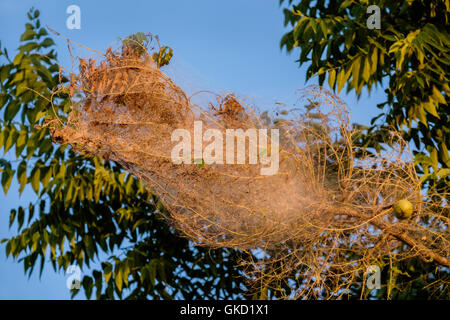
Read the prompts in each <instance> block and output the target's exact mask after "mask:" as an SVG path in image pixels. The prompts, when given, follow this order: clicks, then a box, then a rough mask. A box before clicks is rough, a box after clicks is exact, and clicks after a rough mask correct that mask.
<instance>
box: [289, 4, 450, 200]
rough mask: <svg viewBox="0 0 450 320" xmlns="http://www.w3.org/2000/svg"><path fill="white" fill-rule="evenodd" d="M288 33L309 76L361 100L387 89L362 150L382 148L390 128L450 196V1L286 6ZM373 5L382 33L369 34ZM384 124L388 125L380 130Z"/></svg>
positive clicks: (430, 179)
mask: <svg viewBox="0 0 450 320" xmlns="http://www.w3.org/2000/svg"><path fill="white" fill-rule="evenodd" d="M280 3H284V4H287V5H288V6H289V8H284V16H285V25H286V26H288V28H289V32H287V33H286V34H285V35H284V36H283V38H282V40H281V46H282V47H285V48H286V49H287V50H288V51H292V50H294V49H295V48H299V49H300V57H299V60H298V62H299V64H300V65H302V64H304V63H308V64H309V66H308V69H307V74H306V77H307V79H310V78H312V77H314V76H318V80H319V84H321V85H322V84H323V83H324V82H325V80H326V79H327V80H328V84H329V86H330V87H331V88H332V89H334V90H336V91H337V92H339V91H341V90H342V89H343V88H344V87H345V86H346V88H347V92H349V91H352V90H354V91H355V93H356V94H357V96H358V97H359V96H360V95H361V93H362V91H363V89H367V90H368V91H369V92H370V91H371V89H372V88H373V87H374V86H378V85H383V84H384V85H388V88H387V89H386V90H385V93H386V97H387V100H386V101H385V102H384V103H381V104H379V105H378V107H379V108H380V109H383V108H384V109H383V112H382V113H380V114H379V116H377V117H376V118H374V119H372V125H373V126H372V127H371V128H364V127H362V129H366V132H365V134H364V135H362V136H361V138H362V141H361V143H362V145H364V146H366V147H373V148H375V149H376V150H377V151H379V150H381V149H382V145H381V143H380V141H381V140H382V139H381V138H382V137H383V130H382V129H383V128H386V127H388V126H390V127H394V128H395V129H396V130H399V131H402V133H403V136H404V138H405V139H406V140H407V141H411V142H412V143H414V147H415V161H416V163H417V164H418V168H419V170H420V172H422V173H423V178H422V179H423V180H424V182H425V181H426V182H427V184H428V187H436V188H440V189H441V190H442V191H444V190H446V191H447V192H448V190H449V169H448V168H449V167H450V158H449V151H448V149H449V144H450V127H449V119H448V110H449V109H448V108H449V107H448V103H449V94H450V87H449V85H448V83H449V74H450V35H449V32H448V30H449V23H450V22H449V18H450V2H449V1H448V0H436V1H426V0H402V1H393V0H376V1H369V0H360V1H356V0H330V1H325V0H318V1H311V0H301V1H293V0H281V1H280ZM369 5H377V6H378V7H379V8H380V9H381V29H369V28H368V27H367V24H366V23H367V20H368V19H369V17H370V13H367V8H368V7H369ZM377 119H384V120H385V121H384V122H383V123H382V124H381V125H375V123H376V121H377Z"/></svg>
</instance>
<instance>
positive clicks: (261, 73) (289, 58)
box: [0, 0, 384, 299]
mask: <svg viewBox="0 0 450 320" xmlns="http://www.w3.org/2000/svg"><path fill="white" fill-rule="evenodd" d="M278 3H279V1H278V0H227V1H219V0H194V1H186V0H164V1H161V0H159V1H156V0H147V1H143V0H128V1H103V0H101V1H99V0H97V1H92V0H91V1H65V0H58V1H56V0H41V1H28V0H21V1H17V0H1V1H0V40H1V42H2V46H4V47H7V48H8V51H9V53H10V55H13V54H14V52H15V51H14V50H15V49H16V48H17V47H18V39H19V37H20V35H21V34H22V33H23V31H24V25H25V22H26V13H27V11H28V10H29V8H31V7H32V6H34V7H35V8H37V9H39V10H40V12H41V23H42V24H43V25H48V26H49V27H51V28H52V29H54V30H56V31H58V32H60V33H61V34H62V35H64V36H65V37H67V38H70V39H71V40H72V41H74V42H77V43H80V44H83V45H85V46H87V47H90V48H93V49H96V50H98V51H105V50H106V48H107V47H108V46H109V45H112V44H115V43H116V41H117V40H118V38H119V37H125V36H127V35H129V34H132V33H135V32H151V33H153V34H158V35H159V37H160V39H161V40H162V42H163V44H166V45H169V46H171V47H172V48H173V49H174V58H173V59H172V63H171V65H169V66H168V67H167V69H166V73H167V74H168V75H169V76H171V77H172V78H173V79H174V80H175V82H176V83H177V84H178V85H179V86H181V87H182V88H184V89H185V90H186V91H187V92H188V93H192V92H195V91H198V90H211V91H214V92H219V93H220V92H234V93H236V94H238V95H239V96H241V97H247V98H249V99H250V100H251V101H254V102H255V103H256V104H257V105H258V106H259V107H260V108H264V109H266V108H270V107H272V106H273V104H274V102H275V101H281V102H285V103H288V104H289V103H292V102H294V101H295V97H296V95H295V91H296V90H298V89H301V88H304V87H305V85H306V84H305V73H306V67H302V68H298V65H297V63H296V62H295V60H296V59H297V54H298V52H295V53H293V54H291V55H288V54H287V53H286V52H285V51H284V50H283V51H282V50H280V47H279V42H280V39H281V36H282V35H283V34H284V32H285V29H284V26H283V14H282V10H281V8H280V7H279V5H278ZM72 4H75V5H78V6H79V7H80V9H81V29H80V30H69V29H67V27H66V20H67V18H68V17H69V14H67V13H66V8H67V7H68V6H69V5H72ZM55 41H56V43H57V52H58V56H59V61H60V63H61V64H62V65H64V66H65V67H67V68H69V69H71V68H72V61H71V58H70V57H69V54H68V50H67V44H66V42H65V41H64V40H63V39H58V38H56V39H55ZM72 53H73V54H74V55H75V56H86V55H89V54H90V53H89V52H88V51H86V50H84V49H81V48H74V50H73V52H72ZM313 83H314V81H311V82H308V84H313ZM340 97H341V99H342V100H344V101H345V102H346V103H347V104H348V106H349V109H350V110H351V119H352V121H353V122H358V123H363V124H368V123H369V121H370V119H371V118H372V117H373V116H375V115H376V114H378V112H379V110H378V109H377V108H376V104H377V103H380V102H383V101H384V94H383V89H382V88H379V90H378V91H377V90H376V91H373V92H372V94H371V96H370V97H369V96H368V95H367V94H363V96H362V98H361V99H360V100H359V101H357V99H356V97H355V95H354V94H349V95H346V94H345V93H344V92H341V94H340ZM2 156H3V155H2ZM17 189H18V187H17V184H13V185H12V187H11V191H10V193H8V195H7V197H5V195H4V194H3V192H0V238H5V237H9V236H12V235H14V234H15V232H16V228H14V227H13V228H12V229H11V230H9V229H8V221H9V211H10V209H11V208H15V207H17V205H18V204H19V203H28V202H29V201H30V199H32V197H33V196H32V192H27V191H26V192H25V193H24V194H23V195H22V196H21V197H20V198H19V196H18V193H17V192H15V190H17ZM48 267H49V266H48ZM66 279H67V277H66V276H65V275H64V274H62V273H60V274H55V273H54V272H53V270H52V269H51V268H46V269H45V270H44V272H43V275H42V278H41V279H39V275H38V272H36V273H35V274H33V275H32V276H31V278H30V279H28V278H27V277H26V276H25V275H24V273H23V267H22V265H21V264H19V263H17V262H13V261H12V260H11V259H6V256H5V250H4V245H0V299H70V294H69V290H68V289H67V288H66ZM82 297H83V296H82V295H80V298H82Z"/></svg>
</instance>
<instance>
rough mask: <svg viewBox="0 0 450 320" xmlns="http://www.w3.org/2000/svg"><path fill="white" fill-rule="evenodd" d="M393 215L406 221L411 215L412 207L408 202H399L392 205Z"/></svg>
mask: <svg viewBox="0 0 450 320" xmlns="http://www.w3.org/2000/svg"><path fill="white" fill-rule="evenodd" d="M394 213H395V216H396V217H397V218H398V219H407V218H409V217H410V216H411V215H412V213H413V205H412V203H411V202H409V201H408V200H399V201H397V202H396V203H395V204H394Z"/></svg>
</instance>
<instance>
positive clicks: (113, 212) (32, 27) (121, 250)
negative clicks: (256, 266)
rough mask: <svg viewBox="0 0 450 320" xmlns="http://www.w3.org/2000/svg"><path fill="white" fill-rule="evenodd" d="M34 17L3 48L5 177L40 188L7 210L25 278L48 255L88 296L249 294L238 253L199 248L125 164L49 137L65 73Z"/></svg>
mask: <svg viewBox="0 0 450 320" xmlns="http://www.w3.org/2000/svg"><path fill="white" fill-rule="evenodd" d="M28 18H29V22H28V23H26V30H25V32H24V33H23V34H22V36H21V38H20V41H21V45H20V47H19V50H18V53H17V54H16V55H15V57H14V58H12V59H10V58H9V55H8V51H7V49H6V48H4V47H1V48H0V50H1V51H0V54H1V58H2V63H1V65H0V83H1V94H0V110H1V111H2V115H3V117H2V119H1V122H0V148H3V151H4V153H5V154H6V153H8V155H7V156H8V158H12V160H8V159H6V158H5V159H0V172H1V184H2V187H3V190H4V192H5V194H6V193H8V190H9V189H10V186H11V182H12V180H13V179H14V178H15V179H17V181H18V183H19V186H20V187H19V188H20V190H19V192H20V193H22V192H23V191H24V189H25V188H26V187H27V186H29V187H31V188H32V190H34V192H35V194H36V199H35V200H34V201H32V202H30V203H28V204H22V203H21V204H20V206H18V207H17V208H15V209H13V210H11V212H10V216H9V225H10V227H11V226H13V225H14V224H15V225H17V235H16V236H14V237H12V238H10V239H3V240H2V242H4V243H6V245H5V248H6V254H7V256H12V257H13V258H14V259H17V260H19V261H20V262H22V264H23V266H24V270H25V273H26V274H28V275H31V273H32V272H33V270H34V268H35V266H36V265H38V266H39V268H40V272H41V273H42V271H43V268H44V265H45V264H46V262H47V263H48V262H49V263H50V264H51V265H52V267H53V269H54V270H55V271H61V270H62V271H65V270H66V269H67V268H68V267H69V266H70V265H78V266H79V267H80V268H82V270H85V274H86V275H84V277H83V278H82V281H81V282H82V287H83V289H84V292H85V294H86V297H87V298H91V297H95V298H97V299H114V298H117V297H119V298H127V299H144V298H151V299H173V298H185V299H199V298H201V299H208V298H233V297H234V298H236V297H243V293H244V292H245V286H244V283H243V279H242V278H241V277H240V276H241V270H240V269H239V268H238V267H236V264H237V261H238V258H239V255H240V253H239V252H238V251H235V250H229V249H218V250H210V249H208V248H203V247H196V246H194V244H193V243H191V242H189V241H188V240H187V239H185V238H182V237H180V236H178V235H177V234H176V232H175V231H174V230H173V229H172V228H171V227H170V226H169V225H168V224H167V223H166V222H165V221H164V220H162V219H160V218H158V212H160V211H163V210H165V209H164V207H163V206H162V205H161V203H160V202H159V200H158V198H157V197H155V196H153V195H151V194H149V193H148V192H147V191H146V190H145V189H144V186H143V184H142V182H141V181H139V180H138V179H136V178H135V177H134V176H132V175H130V174H128V173H126V172H125V171H124V170H122V168H121V167H120V166H119V165H117V164H115V163H113V162H110V161H108V160H107V159H101V158H98V157H90V158H89V157H85V156H83V155H80V154H76V153H74V152H73V151H72V150H71V149H70V148H68V147H67V146H64V145H59V144H53V143H52V140H51V137H50V133H49V129H48V128H47V129H42V128H43V127H45V124H46V123H47V122H48V119H55V118H59V119H61V120H62V121H65V120H66V116H67V114H68V112H69V111H70V108H71V101H70V100H69V92H65V91H58V93H57V94H54V89H55V88H56V87H57V85H58V84H61V83H67V82H68V79H67V78H66V75H65V73H64V72H63V71H62V69H61V68H60V66H59V65H58V63H57V54H56V52H55V50H54V41H53V40H52V38H51V37H50V36H49V35H48V32H47V30H46V29H45V28H43V27H42V26H41V24H40V20H39V11H38V10H33V9H32V10H30V12H29V13H28ZM136 40H138V41H142V40H143V39H136ZM146 40H150V38H146ZM158 42H159V41H158ZM160 49H161V47H160ZM162 49H163V52H155V55H154V58H156V59H157V60H156V61H157V63H158V65H159V66H162V65H164V64H168V63H169V61H170V58H171V56H172V50H171V49H170V48H169V47H162ZM36 126H37V127H36ZM38 128H41V129H40V130H38ZM13 150H14V152H13ZM14 158H15V159H14ZM38 260H39V262H38ZM97 266H100V267H99V268H98V269H96V267H97ZM94 289H95V293H94ZM78 291H79V290H73V295H75V294H76V293H77V292H78Z"/></svg>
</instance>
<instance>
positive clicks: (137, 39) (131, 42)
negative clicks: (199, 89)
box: [122, 32, 173, 68]
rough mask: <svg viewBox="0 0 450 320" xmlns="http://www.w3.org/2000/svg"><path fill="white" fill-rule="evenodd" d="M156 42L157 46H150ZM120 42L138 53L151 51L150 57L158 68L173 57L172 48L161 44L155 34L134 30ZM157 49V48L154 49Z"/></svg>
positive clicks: (166, 63)
mask: <svg viewBox="0 0 450 320" xmlns="http://www.w3.org/2000/svg"><path fill="white" fill-rule="evenodd" d="M153 42H156V45H157V46H158V48H155V47H152V43H153ZM122 44H123V45H125V46H128V47H129V48H131V49H133V50H134V51H136V52H137V53H138V54H139V55H142V54H144V53H145V51H149V52H153V53H152V58H153V61H155V63H156V65H157V66H158V68H161V67H164V66H166V65H168V64H169V63H170V60H171V59H172V57H173V49H172V48H171V47H169V46H162V45H161V43H160V40H159V37H158V36H157V35H153V34H151V33H146V32H136V33H133V34H132V35H129V36H128V37H126V38H125V39H123V40H122ZM155 49H157V50H155Z"/></svg>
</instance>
